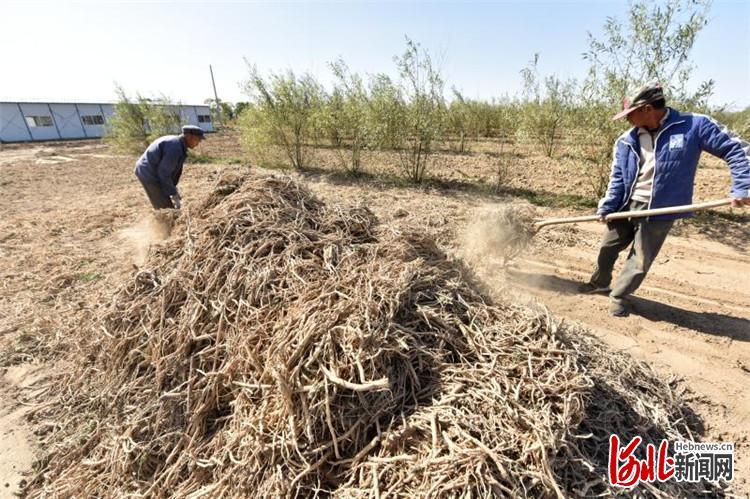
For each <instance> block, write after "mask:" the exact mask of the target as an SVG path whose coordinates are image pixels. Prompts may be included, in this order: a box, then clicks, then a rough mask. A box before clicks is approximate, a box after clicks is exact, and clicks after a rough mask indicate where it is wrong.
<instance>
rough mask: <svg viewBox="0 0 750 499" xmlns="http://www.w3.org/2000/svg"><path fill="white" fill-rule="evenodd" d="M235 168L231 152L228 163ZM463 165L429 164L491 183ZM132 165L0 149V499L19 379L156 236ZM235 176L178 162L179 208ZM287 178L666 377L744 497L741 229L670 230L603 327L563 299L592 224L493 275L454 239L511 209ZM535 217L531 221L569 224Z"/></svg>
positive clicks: (554, 177)
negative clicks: (487, 212)
mask: <svg viewBox="0 0 750 499" xmlns="http://www.w3.org/2000/svg"><path fill="white" fill-rule="evenodd" d="M222 144H224V143H223V142H222V141H221V140H218V141H214V144H213V145H209V144H208V142H207V146H205V149H201V151H199V152H200V153H201V154H207V155H210V156H216V155H217V154H218V153H219V152H220V151H221V150H222V149H223V146H222ZM201 147H202V148H203V147H204V146H201ZM237 154H238V153H237V152H236V150H234V149H233V150H232V151H231V153H230V154H229V155H230V156H232V157H235V156H236V155H237ZM472 157H473V156H466V155H465V156H456V155H445V156H444V157H441V158H440V163H441V165H442V168H443V169H444V170H445V172H453V173H455V171H457V170H460V171H461V172H463V173H462V175H465V176H467V177H468V176H472V177H477V176H481V175H484V174H486V176H487V179H491V176H492V173H491V172H486V171H485V170H486V169H487V168H490V167H489V166H487V164H485V163H482V161H481V160H477V159H476V158H475V159H473V160H472ZM134 159H135V158H134V157H133V156H128V155H119V154H115V153H113V152H112V151H110V150H109V149H108V148H107V147H106V146H104V145H102V144H101V143H99V142H97V141H84V142H76V143H68V144H58V143H52V144H44V145H43V146H39V145H33V146H10V147H8V146H3V148H2V149H1V150H0V375H2V380H1V381H0V386H1V387H2V389H0V497H6V496H7V497H10V496H11V494H12V492H13V491H14V490H16V489H17V487H18V481H19V480H21V479H22V478H23V476H24V473H28V472H29V471H30V468H31V463H32V461H33V459H34V456H35V455H36V452H38V449H37V448H36V447H35V443H34V442H35V441H36V440H35V439H34V436H33V434H32V432H31V431H32V430H31V428H29V427H28V426H26V424H25V423H24V421H23V416H24V414H25V412H26V411H28V405H27V404H26V401H27V400H30V398H31V396H32V395H33V381H34V380H35V379H36V377H37V376H40V375H41V374H40V373H43V372H45V371H44V370H45V369H50V368H51V365H52V364H53V362H54V360H55V359H57V358H59V357H60V353H62V352H64V351H65V350H66V348H68V347H69V346H70V345H69V342H68V341H67V335H70V334H75V333H74V332H75V331H76V325H77V324H79V323H80V322H81V320H82V319H83V318H85V317H88V316H90V314H93V313H95V312H96V309H97V307H98V306H100V305H101V304H102V303H106V302H108V301H109V300H111V297H112V294H113V292H114V290H115V289H116V288H117V287H118V286H119V285H120V284H121V283H122V282H123V280H124V279H126V278H127V276H128V275H129V273H130V272H131V271H132V269H133V266H134V265H136V266H137V265H138V264H139V263H141V262H142V261H143V258H144V257H145V254H146V252H147V250H148V247H149V245H150V244H152V243H156V242H158V240H159V239H160V238H161V237H163V235H160V234H159V231H158V227H157V226H155V225H154V224H153V222H152V221H151V218H150V217H151V213H150V210H149V209H148V206H147V202H146V199H145V196H144V194H143V193H142V191H141V188H140V185H138V183H137V182H136V181H135V178H134V177H133V175H132V168H133V162H134ZM526 161H527V163H528V162H531V163H534V164H537V163H539V165H541V166H545V165H546V166H545V167H544V168H542V167H540V168H538V171H539V172H541V174H540V175H539V176H538V179H537V180H538V181H539V186H540V187H539V188H540V189H544V190H546V191H554V190H555V189H559V188H560V187H556V186H559V185H563V184H564V182H563V181H561V180H560V179H561V177H560V173H559V172H558V171H557V170H556V168H557V166H555V165H557V163H554V162H550V161H549V160H546V161H547V162H546V163H545V162H544V161H545V160H543V159H540V158H529V159H527V160H526ZM452 162H453V163H452ZM235 163H236V164H227V163H221V162H219V163H213V162H212V163H205V164H204V163H201V164H188V165H187V166H186V172H185V174H184V177H183V179H184V180H183V182H182V183H181V184H180V188H181V191H182V193H183V197H184V199H185V200H186V209H188V210H189V209H190V205H191V204H192V203H195V202H198V200H200V198H201V196H202V195H204V194H205V193H206V192H207V191H208V189H209V188H210V186H211V185H212V184H213V182H214V180H215V179H216V178H217V177H218V176H219V174H220V173H221V172H223V171H228V170H231V171H237V170H240V171H258V169H257V168H253V169H252V170H249V167H248V165H246V164H243V163H242V162H240V161H238V162H235ZM458 163H460V165H459V164H458ZM483 168H484V170H483ZM529 168H530V166H529V164H524V165H521V166H519V167H518V170H517V171H515V172H512V183H515V184H516V185H518V186H523V185H526V186H530V183H529V182H530V180H529V179H528V178H526V179H525V180H524V179H523V177H522V176H523V175H527V176H528V170H529ZM483 171H485V173H482V172H483ZM453 173H446V176H448V177H449V176H450V175H453ZM293 175H294V176H295V177H297V178H299V179H300V180H302V181H304V182H306V183H307V184H308V185H309V186H310V187H311V188H312V189H313V191H314V192H316V193H317V194H318V195H319V196H320V197H321V198H323V199H324V200H325V201H328V202H343V203H347V204H364V205H366V206H368V207H369V208H370V209H372V210H373V212H374V213H375V214H376V215H377V216H378V218H379V219H380V220H381V222H382V223H386V224H390V225H392V226H393V227H394V228H395V229H396V230H398V229H399V228H405V227H407V226H410V227H418V228H419V229H420V230H423V231H425V232H428V233H430V234H432V235H433V236H434V237H435V239H436V240H437V241H438V244H439V245H440V246H441V247H442V248H444V249H445V250H446V251H447V252H449V253H451V254H454V255H456V256H457V257H465V258H466V259H467V261H469V262H470V263H471V267H472V269H473V270H474V272H475V273H476V275H477V277H478V279H479V280H480V282H482V283H483V284H484V285H485V286H486V288H487V292H488V293H489V294H491V295H492V294H496V295H501V294H502V295H507V294H512V295H514V296H516V297H517V299H518V300H522V301H533V300H535V301H538V302H541V303H543V304H544V305H546V306H547V307H548V308H549V309H550V310H551V311H552V312H553V313H554V314H555V315H556V316H557V317H559V318H560V319H562V320H565V321H577V322H580V323H583V324H585V325H586V326H587V327H588V328H589V329H591V330H592V331H593V332H594V333H595V334H596V335H597V336H599V337H600V338H601V339H603V340H604V341H605V342H606V343H608V344H609V345H610V346H611V347H612V348H613V349H617V350H625V351H627V352H629V353H630V354H631V355H633V357H635V358H636V359H640V360H643V361H646V362H647V363H649V364H650V365H651V366H652V367H653V368H654V369H655V370H656V371H657V372H659V373H660V374H661V375H663V376H664V377H667V378H672V379H673V380H674V383H676V384H677V385H679V387H681V388H683V389H684V390H686V397H687V398H688V400H689V401H690V403H691V406H692V407H693V409H694V410H695V412H696V413H697V414H698V415H699V416H700V417H701V418H702V420H703V422H704V425H705V434H704V436H703V437H702V438H703V440H708V441H730V442H735V444H736V451H735V482H734V484H735V488H736V490H737V492H739V493H741V494H742V495H743V496H747V495H748V493H750V455H749V453H748V444H749V442H748V436H750V397H748V392H749V389H748V386H750V290H748V288H747V286H745V284H744V281H746V280H747V276H748V275H750V253H748V246H749V245H750V226H749V225H748V223H747V220H748V216H747V215H739V216H733V217H729V218H726V217H724V218H722V217H710V218H708V219H707V220H706V221H704V222H702V223H699V224H678V226H677V227H676V229H675V230H674V233H673V234H672V235H671V236H670V237H669V238H668V239H667V243H666V244H665V247H664V249H663V250H662V252H661V254H660V256H659V259H658V260H657V263H656V264H655V266H654V268H653V269H652V272H651V274H650V275H649V277H648V278H647V280H646V282H645V283H644V286H643V287H642V288H641V290H639V291H638V293H637V297H636V299H635V313H634V314H632V315H631V316H630V317H627V318H613V317H609V316H608V315H607V306H608V302H607V297H606V296H581V295H578V294H576V293H575V286H576V285H577V284H578V283H579V282H581V281H583V280H585V279H586V278H587V277H588V274H589V273H590V271H591V268H592V265H593V262H594V259H595V256H596V251H597V243H598V239H599V237H600V234H601V227H600V226H599V225H598V224H596V223H594V224H581V225H576V226H560V227H554V228H550V229H545V230H544V231H543V232H542V233H540V234H538V235H537V236H536V238H535V244H534V246H533V247H532V248H531V249H530V250H529V251H528V252H527V253H525V254H523V255H521V256H520V257H519V258H518V259H516V261H515V263H514V264H513V265H512V266H510V267H504V266H502V265H501V262H500V261H499V259H498V258H496V257H495V256H493V255H492V254H481V255H477V254H476V253H475V252H474V247H473V242H472V241H468V242H467V241H466V239H465V237H464V235H465V233H466V230H467V228H468V227H470V226H472V224H473V223H475V222H476V219H477V217H478V216H479V215H478V213H480V210H481V208H483V207H485V206H487V205H498V204H500V203H504V202H518V200H516V199H512V198H509V197H507V196H506V197H503V196H491V195H485V194H481V195H480V194H477V193H476V192H472V191H467V190H456V189H454V190H448V189H438V188H412V187H403V186H394V185H392V184H389V183H378V182H377V181H373V180H368V181H348V180H340V179H338V180H337V179H336V178H334V177H331V176H330V175H327V174H325V173H314V174H304V175H303V174H293ZM563 178H564V177H563ZM728 179H729V176H728V174H727V173H726V170H725V169H723V168H722V167H721V165H715V164H709V165H708V166H707V167H704V168H702V169H701V171H700V173H699V177H698V181H697V184H698V187H697V191H698V192H697V195H696V199H697V200H698V199H699V200H706V199H710V198H715V197H724V196H725V195H726V191H727V187H728V182H729V180H728ZM488 181H489V180H488ZM724 211H727V210H724ZM538 212H539V215H540V216H543V217H553V216H562V215H567V214H583V213H585V211H580V210H579V211H573V210H568V209H551V208H538ZM735 213H740V212H739V211H735ZM37 395H38V394H37ZM6 484H7V485H6Z"/></svg>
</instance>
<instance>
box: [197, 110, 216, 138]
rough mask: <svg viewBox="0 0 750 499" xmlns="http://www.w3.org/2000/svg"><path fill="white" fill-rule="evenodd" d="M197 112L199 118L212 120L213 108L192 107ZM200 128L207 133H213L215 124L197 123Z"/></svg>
mask: <svg viewBox="0 0 750 499" xmlns="http://www.w3.org/2000/svg"><path fill="white" fill-rule="evenodd" d="M192 107H193V109H194V110H195V114H196V115H197V116H208V117H209V119H211V108H210V107H208V106H192ZM196 125H198V126H199V127H201V128H202V129H203V130H205V131H206V132H213V131H214V124H213V122H212V121H203V122H198V123H196Z"/></svg>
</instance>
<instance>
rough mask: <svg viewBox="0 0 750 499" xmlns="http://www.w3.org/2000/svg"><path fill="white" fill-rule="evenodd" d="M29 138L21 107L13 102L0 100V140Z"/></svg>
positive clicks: (25, 139) (16, 140)
mask: <svg viewBox="0 0 750 499" xmlns="http://www.w3.org/2000/svg"><path fill="white" fill-rule="evenodd" d="M27 140H31V134H30V133H29V129H28V128H27V127H26V123H25V122H24V119H23V115H22V114H21V108H20V107H18V104H16V103H15V102H0V142H22V141H27Z"/></svg>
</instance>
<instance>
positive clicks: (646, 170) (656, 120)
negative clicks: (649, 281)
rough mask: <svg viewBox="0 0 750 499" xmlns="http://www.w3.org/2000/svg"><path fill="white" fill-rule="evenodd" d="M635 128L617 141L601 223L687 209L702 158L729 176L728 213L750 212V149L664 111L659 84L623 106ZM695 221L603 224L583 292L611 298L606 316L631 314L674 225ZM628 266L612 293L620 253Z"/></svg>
mask: <svg viewBox="0 0 750 499" xmlns="http://www.w3.org/2000/svg"><path fill="white" fill-rule="evenodd" d="M624 117H625V118H627V120H628V121H629V122H630V124H631V125H633V128H631V129H630V130H628V131H627V132H625V133H624V134H623V135H621V136H620V137H619V138H618V139H617V140H616V141H615V146H614V152H613V156H614V157H613V160H612V172H611V176H610V179H609V186H608V187H607V193H606V194H605V196H604V198H603V199H602V200H601V201H600V202H599V209H598V210H597V214H598V215H599V216H600V221H601V222H605V220H604V217H605V216H606V215H608V214H610V213H615V212H621V211H638V210H645V209H651V208H664V207H668V206H678V205H684V204H691V203H692V200H693V185H694V181H695V172H696V169H697V167H698V160H699V159H700V155H701V152H703V151H706V152H708V153H710V154H713V155H714V156H717V157H719V158H721V159H723V160H724V161H726V162H727V164H728V165H729V169H730V171H731V175H732V187H731V197H732V198H733V202H732V206H736V207H742V206H748V205H750V144H748V143H747V142H745V141H743V140H742V139H740V138H739V137H737V136H736V135H734V134H733V133H732V132H730V131H728V130H727V129H726V127H724V126H722V125H720V124H719V123H717V122H716V121H714V120H713V119H712V118H710V117H708V116H705V115H701V114H688V113H680V112H679V111H677V110H675V109H672V108H668V107H666V101H665V98H664V93H663V91H662V87H661V85H659V83H657V82H650V83H648V84H646V85H644V86H642V87H641V88H639V89H638V90H637V91H636V92H635V93H634V94H633V95H632V96H631V97H630V98H628V99H625V101H624V103H623V110H622V112H620V113H618V114H617V115H616V116H615V117H614V118H613V119H620V118H624ZM691 215H692V214H690V213H688V214H679V215H659V216H654V217H648V218H633V219H626V220H619V221H612V222H606V223H607V230H606V231H605V232H604V237H603V238H602V243H601V247H600V249H599V257H598V259H597V266H596V269H595V270H594V273H593V275H592V276H591V279H590V281H589V282H587V283H584V284H582V285H581V286H579V289H578V290H579V291H580V292H581V293H609V296H610V299H611V305H610V309H609V312H610V314H611V315H614V316H617V317H624V316H627V315H628V314H629V313H630V307H629V304H628V301H627V297H628V296H629V295H630V294H632V293H633V292H634V291H635V290H636V289H638V287H639V286H640V285H641V283H642V282H643V279H644V278H645V277H646V273H647V272H648V270H649V268H650V267H651V264H652V263H653V262H654V259H655V258H656V255H657V254H658V253H659V250H660V249H661V246H662V244H663V243H664V240H665V239H666V237H667V234H668V233H669V230H670V229H671V228H672V224H673V223H674V220H675V219H677V218H682V217H686V216H691ZM631 243H632V247H631V249H630V253H629V254H628V258H627V260H626V261H625V266H624V267H623V269H622V272H621V273H620V275H619V276H618V278H617V280H616V281H615V283H614V286H612V288H611V289H610V283H611V281H612V269H613V267H614V264H615V261H616V260H617V257H618V255H619V253H620V252H621V251H622V250H624V249H626V248H627V247H629V246H630V245H631Z"/></svg>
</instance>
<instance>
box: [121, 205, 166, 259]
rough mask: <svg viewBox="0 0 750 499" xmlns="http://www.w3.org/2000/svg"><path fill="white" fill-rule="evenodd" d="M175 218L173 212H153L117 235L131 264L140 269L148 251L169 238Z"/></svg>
mask: <svg viewBox="0 0 750 499" xmlns="http://www.w3.org/2000/svg"><path fill="white" fill-rule="evenodd" d="M176 218H177V212H176V211H175V210H154V211H152V212H151V213H150V214H149V215H148V216H147V217H145V218H144V219H143V220H142V221H141V222H139V223H138V224H136V225H134V226H132V227H128V228H127V229H123V230H121V231H120V232H119V233H118V238H119V239H120V241H122V242H123V243H124V244H125V248H123V249H124V250H125V253H126V254H127V255H128V257H129V258H130V259H131V260H132V263H133V264H135V265H137V266H139V267H140V266H141V265H143V264H144V263H145V261H146V256H147V255H148V249H149V248H150V247H151V245H152V244H154V243H158V242H160V241H163V240H165V239H167V238H168V237H169V236H170V234H171V233H172V227H173V226H174V221H175V219H176Z"/></svg>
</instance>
